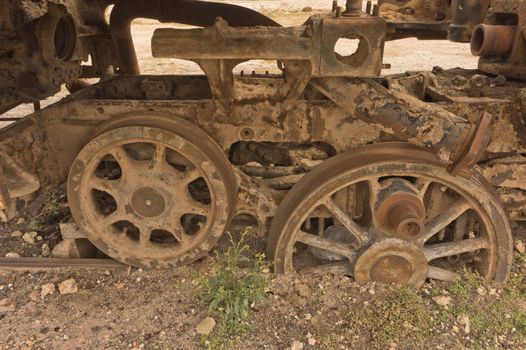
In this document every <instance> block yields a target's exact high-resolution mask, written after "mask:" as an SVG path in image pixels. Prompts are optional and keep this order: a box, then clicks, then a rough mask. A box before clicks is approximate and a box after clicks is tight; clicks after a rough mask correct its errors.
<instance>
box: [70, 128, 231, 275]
mask: <svg viewBox="0 0 526 350" xmlns="http://www.w3.org/2000/svg"><path fill="white" fill-rule="evenodd" d="M152 121H153V122H152ZM133 123H138V121H137V120H133V119H132V120H131V121H130V120H128V121H127V123H124V125H114V126H112V128H111V129H110V130H107V131H105V132H102V133H101V134H99V135H98V136H97V137H95V138H94V139H93V140H91V141H90V142H89V143H88V144H87V145H86V146H85V147H84V148H83V149H82V150H81V152H80V153H79V154H78V156H77V158H76V159H75V161H74V163H73V166H72V168H71V171H70V175H69V178H68V199H69V205H70V208H71V211H72V214H73V217H74V219H75V221H76V222H77V224H78V225H79V227H80V228H81V230H82V231H83V232H84V233H85V234H86V236H87V237H88V239H89V240H90V241H91V242H92V243H93V244H94V245H95V246H96V247H98V248H99V249H100V250H102V251H103V252H104V253H106V254H107V255H109V256H111V257H113V258H115V259H117V260H119V261H122V262H124V263H126V264H130V265H133V266H137V267H153V268H163V267H169V266H174V265H178V264H180V263H189V262H192V261H194V260H196V259H198V258H200V257H202V256H204V255H206V254H207V252H208V251H209V250H210V249H211V248H212V247H214V246H215V244H216V243H217V241H218V240H219V238H220V237H221V235H222V234H223V232H224V230H225V228H226V226H227V225H228V224H229V222H230V219H231V217H232V214H233V209H234V208H233V205H234V199H233V198H234V195H235V181H234V178H233V174H232V171H231V169H230V164H229V163H228V160H227V158H226V156H225V155H224V154H223V153H222V151H221V150H220V148H219V146H217V144H216V143H215V142H214V141H213V140H212V139H211V138H210V137H209V136H208V135H207V134H206V133H204V132H203V131H201V130H200V129H198V128H197V127H196V126H194V125H192V124H190V123H188V122H186V121H183V120H178V121H175V122H174V121H170V122H168V121H166V120H162V119H160V120H157V123H155V118H151V119H150V121H149V122H147V123H144V122H143V123H140V124H139V125H140V126H137V125H134V126H130V125H129V124H133ZM148 124H149V125H152V124H153V125H156V126H157V127H153V126H145V125H148Z"/></svg>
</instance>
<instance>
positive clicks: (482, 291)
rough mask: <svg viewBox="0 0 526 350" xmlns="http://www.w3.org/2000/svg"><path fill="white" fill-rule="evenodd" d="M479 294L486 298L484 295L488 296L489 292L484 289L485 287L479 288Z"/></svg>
mask: <svg viewBox="0 0 526 350" xmlns="http://www.w3.org/2000/svg"><path fill="white" fill-rule="evenodd" d="M477 293H478V295H481V296H484V295H486V294H487V293H488V292H487V291H486V289H484V287H478V288H477Z"/></svg>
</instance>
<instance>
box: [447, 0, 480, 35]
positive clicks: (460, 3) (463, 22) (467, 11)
mask: <svg viewBox="0 0 526 350" xmlns="http://www.w3.org/2000/svg"><path fill="white" fill-rule="evenodd" d="M489 5H490V0H452V2H451V23H450V25H449V28H448V34H447V38H448V40H449V41H455V42H460V43H468V42H469V41H470V39H471V33H472V32H473V29H474V28H475V26H476V25H477V24H479V23H482V22H484V18H485V17H486V13H487V11H488V8H489Z"/></svg>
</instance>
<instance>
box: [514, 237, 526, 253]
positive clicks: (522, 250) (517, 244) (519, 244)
mask: <svg viewBox="0 0 526 350" xmlns="http://www.w3.org/2000/svg"><path fill="white" fill-rule="evenodd" d="M515 249H517V251H518V252H519V253H521V254H524V253H525V252H526V247H525V245H524V242H523V241H522V240H520V239H518V240H516V241H515Z"/></svg>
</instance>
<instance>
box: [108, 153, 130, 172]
mask: <svg viewBox="0 0 526 350" xmlns="http://www.w3.org/2000/svg"><path fill="white" fill-rule="evenodd" d="M110 154H111V155H112V156H113V158H115V160H116V161H117V163H119V166H120V167H121V171H122V173H123V174H122V176H124V173H126V172H131V171H132V168H133V162H134V160H133V158H131V157H130V156H129V155H128V152H126V150H125V149H124V148H123V147H122V146H119V147H115V148H113V149H112V150H111V151H110Z"/></svg>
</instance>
